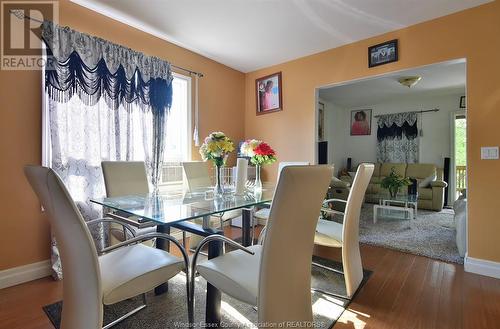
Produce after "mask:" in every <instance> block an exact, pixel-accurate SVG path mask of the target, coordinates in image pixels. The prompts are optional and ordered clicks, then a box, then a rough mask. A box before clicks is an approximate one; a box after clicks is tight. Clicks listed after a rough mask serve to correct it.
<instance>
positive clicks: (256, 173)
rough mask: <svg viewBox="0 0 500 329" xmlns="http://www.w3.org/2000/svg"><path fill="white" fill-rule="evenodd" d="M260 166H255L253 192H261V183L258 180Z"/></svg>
mask: <svg viewBox="0 0 500 329" xmlns="http://www.w3.org/2000/svg"><path fill="white" fill-rule="evenodd" d="M260 167H261V166H260V165H256V166H255V184H254V191H262V181H261V180H260Z"/></svg>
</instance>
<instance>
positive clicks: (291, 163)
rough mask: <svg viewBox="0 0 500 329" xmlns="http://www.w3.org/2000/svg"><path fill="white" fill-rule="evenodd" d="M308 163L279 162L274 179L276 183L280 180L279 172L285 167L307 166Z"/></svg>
mask: <svg viewBox="0 0 500 329" xmlns="http://www.w3.org/2000/svg"><path fill="white" fill-rule="evenodd" d="M309 165H310V163H309V162H307V161H295V162H292V161H290V162H280V163H279V164H278V177H277V178H276V181H279V180H280V175H281V171H282V170H283V168H285V167H290V166H309Z"/></svg>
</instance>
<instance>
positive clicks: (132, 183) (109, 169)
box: [101, 161, 149, 197]
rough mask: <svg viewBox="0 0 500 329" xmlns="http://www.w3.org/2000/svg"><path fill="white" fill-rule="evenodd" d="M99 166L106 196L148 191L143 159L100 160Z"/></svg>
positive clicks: (145, 192)
mask: <svg viewBox="0 0 500 329" xmlns="http://www.w3.org/2000/svg"><path fill="white" fill-rule="evenodd" d="M101 166H102V174H103V176H104V185H105V186H106V195H107V196H108V197H117V196H124V195H131V194H147V193H149V185H148V178H147V175H146V167H145V165H144V162H143V161H102V162H101Z"/></svg>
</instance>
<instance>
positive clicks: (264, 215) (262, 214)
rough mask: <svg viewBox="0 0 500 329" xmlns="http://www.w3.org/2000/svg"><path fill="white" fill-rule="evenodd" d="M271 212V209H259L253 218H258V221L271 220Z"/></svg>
mask: <svg viewBox="0 0 500 329" xmlns="http://www.w3.org/2000/svg"><path fill="white" fill-rule="evenodd" d="M270 211H271V209H269V208H262V209H259V210H257V211H256V212H255V213H254V214H253V216H254V217H255V218H258V219H269V212H270Z"/></svg>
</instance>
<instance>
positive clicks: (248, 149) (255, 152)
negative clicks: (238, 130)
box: [241, 139, 276, 191]
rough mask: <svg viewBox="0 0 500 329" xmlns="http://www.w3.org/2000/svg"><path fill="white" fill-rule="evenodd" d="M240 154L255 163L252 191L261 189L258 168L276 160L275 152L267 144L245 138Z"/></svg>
mask: <svg viewBox="0 0 500 329" xmlns="http://www.w3.org/2000/svg"><path fill="white" fill-rule="evenodd" d="M241 154H242V155H244V156H247V157H249V158H250V162H251V163H252V164H253V165H255V184H254V191H262V181H261V179H260V168H261V166H263V165H266V164H270V163H273V162H275V161H276V152H275V151H274V150H273V149H272V148H271V146H269V144H267V143H265V142H263V141H260V140H256V139H249V140H246V141H245V142H244V143H243V144H242V145H241Z"/></svg>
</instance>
